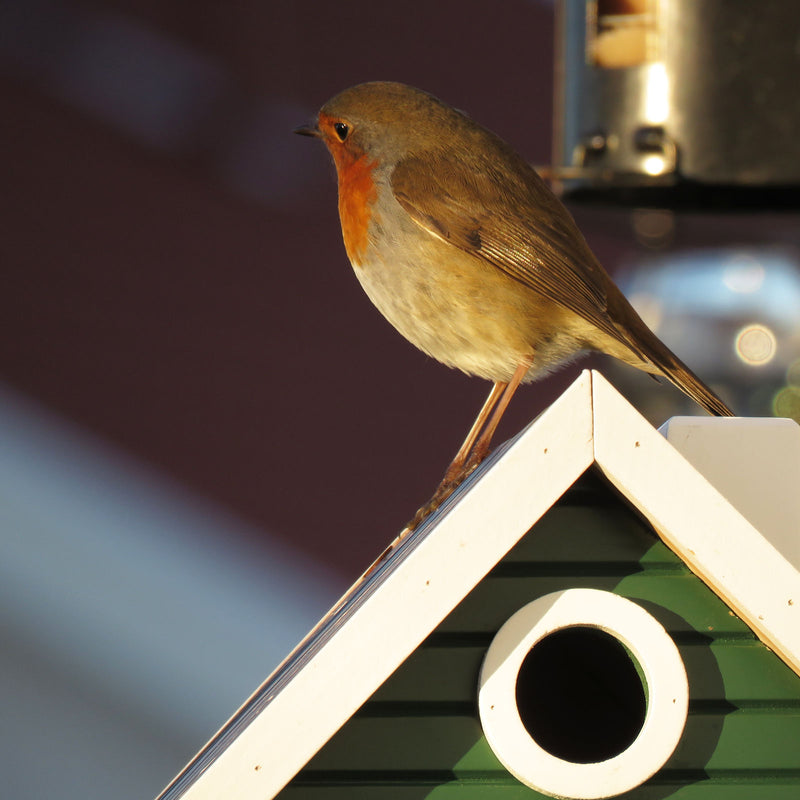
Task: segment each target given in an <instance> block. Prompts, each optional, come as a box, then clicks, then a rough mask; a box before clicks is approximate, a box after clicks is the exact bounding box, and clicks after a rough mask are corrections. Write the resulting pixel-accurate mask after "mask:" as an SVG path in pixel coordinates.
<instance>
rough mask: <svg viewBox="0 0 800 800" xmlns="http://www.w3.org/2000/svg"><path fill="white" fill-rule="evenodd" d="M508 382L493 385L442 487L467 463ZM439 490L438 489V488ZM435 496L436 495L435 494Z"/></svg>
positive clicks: (498, 382) (443, 480)
mask: <svg viewBox="0 0 800 800" xmlns="http://www.w3.org/2000/svg"><path fill="white" fill-rule="evenodd" d="M506 386H508V384H507V383H504V382H500V381H497V382H496V383H495V384H494V385H493V386H492V390H491V391H490V392H489V396H488V397H487V398H486V400H485V401H484V403H483V406H482V407H481V410H480V412H479V413H478V416H477V418H476V419H475V422H473V423H472V427H471V428H470V429H469V433H468V434H467V438H466V439H464V443H463V444H462V445H461V447H459V448H458V452H457V453H456V455H455V458H453V460H452V461H451V462H450V466H449V467H448V468H447V471H446V472H445V474H444V478H442V483H441V484H439V485H440V487H441V486H442V485H443V484H446V483H452V482H453V481H454V480H455V479H456V478H457V477H458V476H459V474H460V473H461V471H462V470H463V469H464V464H466V463H467V459H468V458H469V455H470V453H471V452H472V448H473V447H474V445H475V441H476V440H477V439H478V437H479V436H480V433H481V431H482V430H483V426H484V425H486V421H487V420H488V419H489V417H490V415H491V413H492V411H494V408H495V406H496V405H497V402H498V400H500V398H501V397H502V396H503V392H504V391H505V390H506ZM437 491H438V490H437ZM434 496H435V495H434Z"/></svg>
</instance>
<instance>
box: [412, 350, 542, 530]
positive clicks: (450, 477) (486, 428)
mask: <svg viewBox="0 0 800 800" xmlns="http://www.w3.org/2000/svg"><path fill="white" fill-rule="evenodd" d="M532 363H533V359H532V358H527V359H525V360H524V361H522V362H521V363H520V364H519V366H518V367H517V368H516V370H515V371H514V375H513V376H512V377H511V380H510V381H508V382H507V383H505V382H502V381H498V382H497V383H495V384H494V386H492V390H491V392H489V396H488V397H487V398H486V402H484V404H483V407H482V408H481V410H480V413H479V414H478V417H477V419H476V420H475V422H474V423H473V425H472V427H471V428H470V431H469V433H468V434H467V438H466V439H464V443H463V444H462V445H461V447H460V448H459V449H458V452H457V453H456V455H455V458H454V459H453V460H452V462H450V466H449V467H448V468H447V472H445V474H444V478H443V479H442V482H441V483H440V484H439V486H438V487H437V489H436V491H435V492H434V494H433V497H432V498H431V499H430V500H429V501H428V502H427V503H426V504H425V505H424V506H422V508H420V509H419V510H418V511H417V513H416V514H415V515H414V518H413V519H412V520H411V522H409V523H408V525H406V527H405V529H404V530H403V532H402V533H401V537H402V536H404V535H405V534H406V533H409V532H410V531H413V530H414V528H416V527H417V526H418V525H419V524H420V522H422V520H423V519H425V517H427V516H428V514H430V513H432V512H433V511H435V510H436V509H437V508H438V507H439V506H440V505H441V504H442V503H443V502H444V501H445V500H446V499H447V498H448V497H449V496H450V495H451V494H452V493H453V492H454V491H455V490H456V488H457V487H458V485H459V484H460V483H461V482H462V481H463V480H464V479H465V478H466V477H467V476H468V475H469V474H470V473H471V472H472V471H473V470H474V469H475V468H476V467H477V466H478V464H480V463H481V461H483V459H484V458H485V457H486V454H487V453H488V452H489V445H490V444H491V441H492V436H494V432H495V431H496V430H497V426H498V425H499V424H500V419H501V418H502V416H503V413H504V412H505V410H506V408H508V404H509V403H510V402H511V398H512V397H513V396H514V392H516V391H517V389H518V388H519V385H520V383H522V379H523V378H524V377H525V375H526V374H527V372H528V370H529V369H530V367H531V364H532ZM487 420H488V421H487Z"/></svg>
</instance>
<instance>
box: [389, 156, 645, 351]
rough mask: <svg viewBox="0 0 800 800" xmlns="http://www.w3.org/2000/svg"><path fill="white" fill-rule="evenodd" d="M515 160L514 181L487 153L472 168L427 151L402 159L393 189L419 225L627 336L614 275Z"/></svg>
mask: <svg viewBox="0 0 800 800" xmlns="http://www.w3.org/2000/svg"><path fill="white" fill-rule="evenodd" d="M503 155H506V154H505V153H503ZM514 166H515V167H516V169H515V174H516V175H518V176H519V179H515V180H514V181H509V180H508V179H507V178H506V177H505V176H504V175H503V174H501V173H499V172H498V171H497V170H496V168H495V166H494V164H493V163H491V162H489V161H487V162H486V163H485V164H483V166H482V168H481V169H480V170H471V169H470V168H469V167H468V166H467V164H465V162H464V161H463V160H458V159H456V158H453V157H452V156H449V155H447V154H444V153H441V152H436V151H433V152H427V153H424V154H422V155H420V156H412V157H408V158H405V159H403V160H402V161H400V162H399V163H398V164H397V166H396V167H395V169H394V172H393V173H392V178H391V184H392V190H393V192H394V196H395V198H396V199H397V201H398V203H400V205H401V206H402V207H403V208H404V209H405V211H406V212H407V213H408V214H409V215H410V216H411V218H412V219H413V220H414V221H415V222H416V223H417V224H418V225H420V226H421V227H422V228H424V229H426V230H427V231H429V232H430V233H432V234H433V235H435V236H438V237H439V238H441V239H444V240H445V241H447V242H450V243H451V244H453V245H454V246H456V247H458V248H460V249H461V250H464V251H465V252H468V253H470V254H472V255H474V256H477V257H478V258H482V259H484V260H486V261H488V262H489V263H491V264H493V265H494V266H496V267H497V268H498V269H501V270H502V271H503V272H505V273H506V274H507V275H509V276H510V277H512V278H513V279H514V280H517V281H519V282H520V283H522V284H524V285H525V286H527V287H528V288H530V289H532V290H533V291H535V292H538V293H539V294H541V295H544V296H545V297H548V298H550V299H551V300H554V301H555V302H557V303H559V304H561V305H562V306H565V307H566V308H569V309H571V310H572V311H574V312H575V313H577V314H579V315H580V316H582V317H584V318H586V319H588V320H589V321H590V322H592V323H593V324H594V325H595V326H597V327H598V328H600V329H601V330H603V331H605V332H607V333H609V334H611V335H612V336H613V337H614V338H616V339H619V340H621V341H624V342H625V344H629V343H628V342H627V341H626V340H625V339H624V338H623V337H622V336H621V334H620V332H619V331H618V330H617V328H616V327H615V326H614V325H613V323H612V322H611V320H610V319H609V316H608V313H607V307H606V302H607V294H606V288H607V283H608V280H609V279H608V277H607V275H606V274H605V272H604V270H603V268H602V267H601V266H600V264H599V263H598V262H597V261H596V259H595V258H594V256H593V255H592V253H591V251H590V250H589V246H588V245H587V244H586V242H585V240H584V238H583V236H582V235H581V233H580V231H579V230H578V228H577V226H576V225H575V223H574V221H573V220H572V217H571V216H570V215H569V213H568V212H567V211H566V209H565V208H564V207H563V206H562V205H561V202H560V201H559V200H558V199H557V198H556V197H555V195H553V193H552V192H551V191H550V189H549V188H548V187H547V186H546V185H545V183H544V181H542V179H541V178H540V177H539V176H538V175H537V174H536V172H535V171H534V170H533V169H532V168H531V167H529V166H528V165H527V164H526V163H525V162H524V161H522V159H519V160H518V161H517V160H516V158H515V163H514Z"/></svg>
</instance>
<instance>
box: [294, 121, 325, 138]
mask: <svg viewBox="0 0 800 800" xmlns="http://www.w3.org/2000/svg"><path fill="white" fill-rule="evenodd" d="M293 132H294V133H299V134H300V135H301V136H313V137H314V138H316V139H319V137H320V136H322V131H320V129H319V128H318V127H317V124H316V122H315V123H314V124H313V125H301V126H300V127H299V128H295V129H294V131H293Z"/></svg>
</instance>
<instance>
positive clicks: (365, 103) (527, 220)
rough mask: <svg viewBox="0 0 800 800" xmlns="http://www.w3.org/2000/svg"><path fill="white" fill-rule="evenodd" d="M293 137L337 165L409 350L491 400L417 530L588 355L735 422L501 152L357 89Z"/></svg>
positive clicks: (361, 256)
mask: <svg viewBox="0 0 800 800" xmlns="http://www.w3.org/2000/svg"><path fill="white" fill-rule="evenodd" d="M296 132H297V133H300V134H303V135H306V136H313V137H316V138H318V139H321V140H322V141H323V142H324V144H325V145H326V146H327V148H328V150H329V151H330V153H331V156H332V157H333V162H334V164H335V166H336V173H337V178H338V184H339V217H340V220H341V224H342V234H343V237H344V246H345V249H346V251H347V256H348V258H349V259H350V262H351V264H352V265H353V269H354V271H355V273H356V276H357V277H358V280H359V281H360V282H361V285H362V287H363V288H364V290H365V291H366V293H367V295H368V296H369V298H370V300H372V302H373V303H374V304H375V305H376V306H377V307H378V309H379V310H380V311H381V313H382V314H383V315H384V316H385V317H386V319H387V320H389V322H390V323H391V324H392V325H394V327H395V328H397V330H398V331H399V332H400V333H401V334H402V335H403V336H405V337H406V339H408V340H409V341H410V342H411V343H412V344H415V345H416V346H417V347H418V348H419V349H420V350H422V351H423V352H425V353H427V354H428V355H429V356H432V357H433V358H435V359H437V360H438V361H441V362H442V363H443V364H446V365H447V366H449V367H456V368H458V369H460V370H462V371H463V372H466V373H467V374H469V375H477V376H478V377H480V378H485V379H487V380H489V381H491V382H492V384H493V386H492V390H491V392H490V393H489V396H488V398H487V400H486V402H485V403H484V406H483V408H482V409H481V411H480V414H479V415H478V417H477V419H476V421H475V424H474V425H473V426H472V428H471V430H470V432H469V434H468V435H467V438H466V439H465V441H464V443H463V444H462V446H461V448H460V449H459V451H458V453H457V454H456V457H455V458H454V459H453V462H452V463H451V464H450V466H449V467H448V469H447V472H446V473H445V477H444V479H443V480H442V483H441V484H440V486H439V488H438V489H437V490H436V493H435V494H434V496H433V498H432V499H431V501H430V502H429V503H428V504H427V505H425V506H423V507H422V508H421V509H420V510H419V511H418V512H417V515H416V516H415V517H414V519H413V520H412V521H411V522H410V523H409V525H408V526H407V529H406V530H410V529H413V528H414V527H416V525H418V524H419V522H420V521H421V520H422V519H423V518H424V517H425V516H426V515H427V514H428V513H430V512H431V511H432V510H433V509H435V508H436V507H437V506H438V505H439V504H440V503H441V502H442V501H443V500H444V499H445V498H446V497H447V496H448V495H449V494H450V493H451V492H452V491H453V490H454V489H455V487H456V486H457V485H458V484H459V483H460V482H461V481H462V480H463V479H464V478H465V477H466V476H467V475H469V473H470V472H472V470H473V469H475V467H476V466H477V465H478V464H479V463H480V461H481V460H482V459H483V458H484V457H485V456H486V454H487V453H488V451H489V445H490V442H491V439H492V435H493V434H494V431H495V429H496V428H497V425H498V423H499V421H500V418H501V417H502V415H503V412H504V411H505V409H506V407H507V406H508V403H509V401H510V400H511V397H512V395H513V394H514V392H515V391H516V389H517V387H518V386H519V385H520V384H521V383H527V382H529V381H532V380H535V379H537V378H540V377H542V376H543V375H546V374H547V373H548V372H550V371H551V370H553V369H554V368H556V367H557V366H559V365H560V364H563V363H564V362H566V361H568V360H570V359H573V358H575V357H576V356H578V355H579V354H581V353H583V352H586V351H592V350H594V351H599V352H603V353H607V354H609V355H611V356H614V357H615V358H617V359H619V360H620V361H624V362H625V363H626V364H630V365H631V366H634V367H637V368H638V369H641V370H644V371H645V372H648V373H651V374H652V375H655V376H662V377H664V378H667V380H669V381H671V382H672V383H674V384H675V385H676V386H677V387H678V388H679V389H681V390H682V391H683V392H685V393H686V394H687V395H688V396H689V397H691V398H692V399H693V400H695V401H696V402H697V403H698V404H699V405H701V406H702V407H703V408H704V409H705V410H706V411H708V412H709V413H711V414H717V415H720V416H732V415H733V414H732V412H731V410H730V409H729V408H728V407H727V406H726V405H725V404H724V403H723V402H722V401H721V400H720V399H719V398H718V397H717V395H716V394H714V392H713V391H711V389H709V388H708V387H707V386H706V385H705V384H704V383H703V382H702V381H701V380H700V379H699V378H698V377H697V376H696V375H695V374H694V373H693V372H692V371H691V370H690V369H689V368H688V367H687V366H686V365H685V364H684V363H683V362H682V361H680V359H678V357H677V356H675V355H674V354H673V353H672V352H671V351H670V350H669V349H668V348H667V347H666V346H665V345H664V344H663V343H662V342H661V341H660V340H659V339H658V337H656V336H655V334H653V333H652V331H651V330H650V329H649V328H648V327H647V326H646V325H645V324H644V322H643V321H642V320H641V318H640V317H639V315H638V314H637V313H636V312H635V311H634V309H633V307H632V306H631V305H630V303H628V301H627V300H626V299H625V297H624V296H623V294H622V293H621V292H620V290H619V289H618V288H617V286H616V285H615V284H614V282H613V281H612V280H611V278H610V277H609V275H608V274H607V273H606V271H605V270H604V269H603V267H602V266H601V265H600V263H599V262H598V261H597V259H596V258H595V256H594V255H593V254H592V252H591V250H590V249H589V246H588V244H587V243H586V240H585V239H584V238H583V236H582V235H581V233H580V231H579V230H578V227H577V226H576V224H575V222H574V220H573V219H572V217H571V216H570V214H569V212H568V211H567V210H566V208H564V206H563V205H562V204H561V202H560V201H559V200H558V198H557V197H556V196H555V195H554V194H553V193H552V192H551V190H550V189H549V187H548V186H547V185H546V184H545V182H544V181H543V180H542V179H541V178H540V177H539V175H538V174H537V173H536V171H535V170H534V169H533V168H532V167H531V166H530V165H529V164H528V163H527V162H526V161H525V160H524V159H523V158H522V157H521V156H520V155H518V154H517V153H516V152H515V151H514V150H513V149H512V148H511V147H510V146H509V145H508V144H506V143H505V142H504V141H503V140H502V139H500V138H499V137H498V136H496V135H495V134H494V133H492V132H491V131H489V130H487V129H486V128H483V127H481V126H480V125H478V124H477V123H476V122H474V121H473V120H472V119H470V118H469V117H468V116H467V115H466V114H464V113H462V112H461V111H458V110H456V109H454V108H451V107H450V106H448V105H447V104H445V103H443V102H442V101H441V100H438V99H437V98H436V97H433V96H432V95H430V94H428V93H427V92H424V91H422V90H420V89H415V88H412V87H410V86H406V85H403V84H401V83H388V82H375V83H364V84H360V85H358V86H354V87H352V88H350V89H346V90H345V91H343V92H341V93H340V94H338V95H336V96H335V97H334V98H332V99H331V100H329V101H328V102H327V103H326V104H325V105H324V106H323V107H322V109H321V110H320V112H319V114H318V116H317V119H316V122H315V123H314V124H313V125H310V126H306V127H302V128H298V129H297V131H296Z"/></svg>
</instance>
